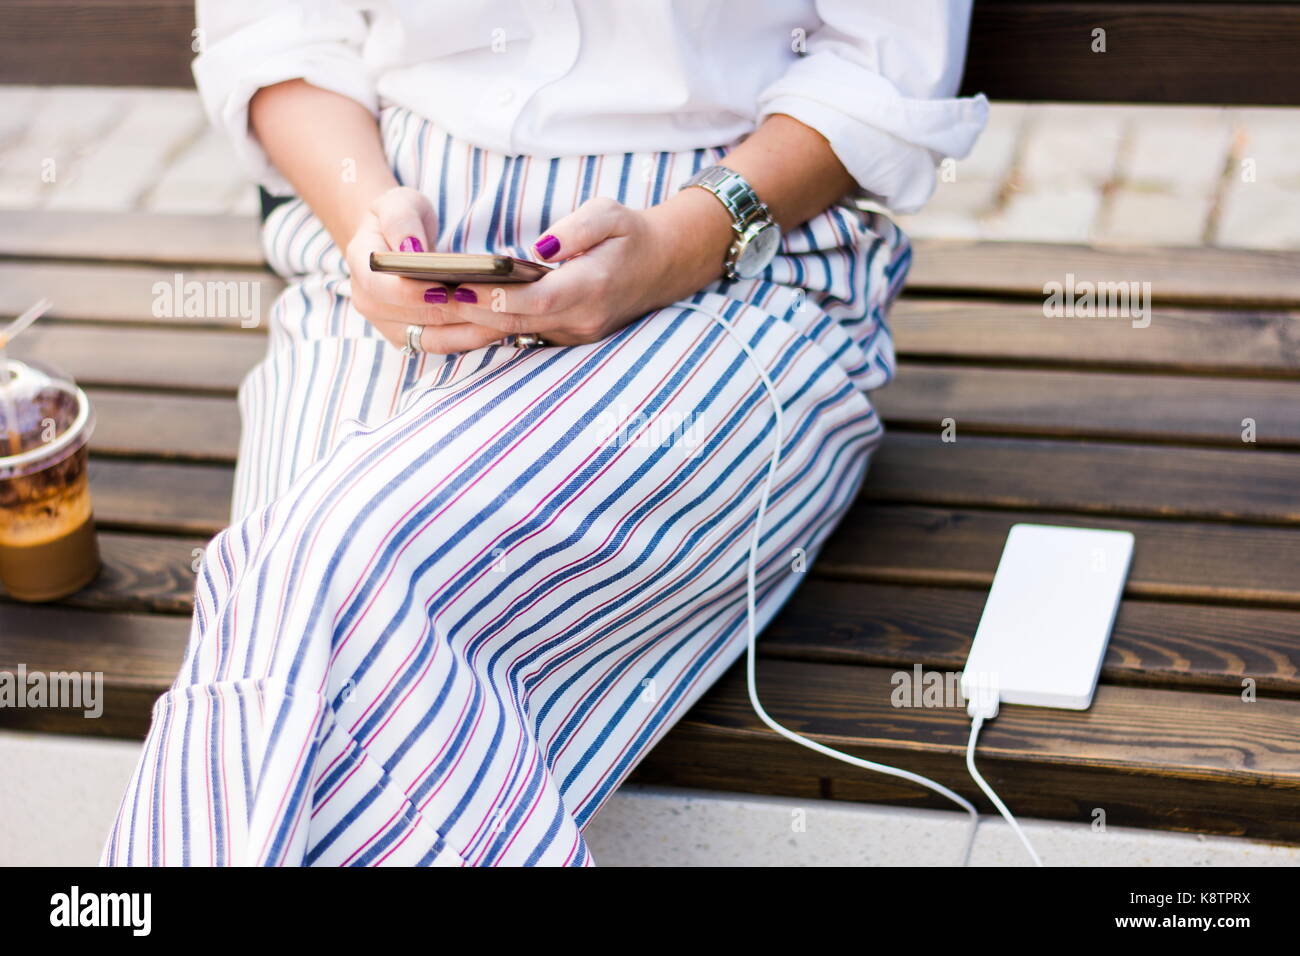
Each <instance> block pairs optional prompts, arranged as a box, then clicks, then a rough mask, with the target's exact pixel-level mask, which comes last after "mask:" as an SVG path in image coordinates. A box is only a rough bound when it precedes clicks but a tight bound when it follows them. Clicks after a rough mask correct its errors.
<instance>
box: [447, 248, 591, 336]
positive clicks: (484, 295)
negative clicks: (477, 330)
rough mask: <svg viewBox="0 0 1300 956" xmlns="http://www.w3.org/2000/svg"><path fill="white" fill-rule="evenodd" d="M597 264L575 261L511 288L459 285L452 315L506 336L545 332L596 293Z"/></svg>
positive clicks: (507, 286) (452, 301)
mask: <svg viewBox="0 0 1300 956" xmlns="http://www.w3.org/2000/svg"><path fill="white" fill-rule="evenodd" d="M594 271H595V267H594V264H593V266H592V267H588V266H587V263H586V262H585V261H584V262H574V263H571V264H570V265H567V266H565V267H564V268H563V269H555V270H553V271H551V272H549V273H547V274H546V275H544V276H542V278H540V279H538V280H537V281H536V282H520V283H514V284H510V285H483V284H471V285H461V286H457V287H456V290H455V292H453V293H452V298H451V302H450V303H448V312H449V314H451V315H454V316H455V317H456V318H457V319H459V320H460V321H462V322H473V323H475V324H477V325H485V326H490V327H492V328H494V329H498V330H500V331H501V332H503V333H506V334H509V335H515V334H518V333H520V332H545V331H547V330H549V329H554V328H556V327H557V326H558V325H560V324H561V323H562V321H563V316H564V314H565V313H566V312H568V311H569V310H571V309H573V308H575V307H577V306H579V305H581V304H582V303H583V302H584V301H586V299H587V298H588V297H589V295H591V294H594V291H593V276H592V275H591V273H593V272H594Z"/></svg>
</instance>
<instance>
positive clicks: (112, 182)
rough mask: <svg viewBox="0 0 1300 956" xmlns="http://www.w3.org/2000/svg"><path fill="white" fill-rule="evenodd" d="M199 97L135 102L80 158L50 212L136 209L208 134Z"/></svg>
mask: <svg viewBox="0 0 1300 956" xmlns="http://www.w3.org/2000/svg"><path fill="white" fill-rule="evenodd" d="M204 122H205V121H204V118H203V113H202V110H201V109H200V107H199V104H198V99H197V97H196V96H195V95H193V94H189V95H185V94H184V93H183V92H182V91H165V92H163V93H155V94H152V95H147V96H137V97H132V98H131V101H130V105H129V108H128V109H127V111H126V112H125V114H124V115H123V116H122V117H121V119H120V120H119V121H118V122H117V123H115V124H113V127H112V128H111V129H110V130H109V131H108V132H107V133H106V134H105V135H104V136H103V137H102V138H101V139H99V140H97V141H96V142H95V143H93V144H92V145H91V146H89V147H87V148H86V149H85V150H83V151H82V152H81V154H80V155H78V156H77V158H76V160H75V162H74V163H73V165H72V167H71V169H70V170H69V174H68V175H67V176H60V177H59V181H58V183H57V185H56V187H55V188H54V189H53V190H52V192H51V193H50V196H49V199H48V200H47V202H46V206H47V207H48V208H51V209H87V210H98V211H106V212H107V211H117V210H126V209H133V208H135V207H136V205H137V203H138V201H139V200H140V198H141V197H142V196H143V195H144V193H145V192H146V191H147V190H149V189H150V188H152V186H153V184H154V182H155V181H156V180H157V178H158V176H159V175H160V174H161V173H162V170H163V168H164V166H165V164H166V163H167V161H168V160H169V159H170V158H171V157H172V155H173V154H174V153H175V152H176V151H177V150H178V149H179V148H180V147H181V146H182V145H183V144H185V143H187V142H189V141H191V140H193V139H194V138H195V137H197V136H198V135H199V134H200V133H201V132H202V130H203V129H204Z"/></svg>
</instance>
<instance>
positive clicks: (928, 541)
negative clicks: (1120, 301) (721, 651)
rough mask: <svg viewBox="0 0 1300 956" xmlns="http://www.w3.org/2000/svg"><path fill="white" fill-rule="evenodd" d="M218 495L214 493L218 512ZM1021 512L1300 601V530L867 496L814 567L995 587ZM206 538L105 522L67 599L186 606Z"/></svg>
mask: <svg viewBox="0 0 1300 956" xmlns="http://www.w3.org/2000/svg"><path fill="white" fill-rule="evenodd" d="M113 503H114V504H115V505H116V506H117V507H118V509H119V511H118V512H117V514H116V515H115V516H114V517H115V518H116V519H117V521H118V522H120V523H121V524H122V525H124V526H128V527H129V526H135V527H150V524H149V522H150V514H151V513H152V514H154V515H156V514H157V509H153V511H152V512H149V511H144V510H143V509H141V508H140V507H139V504H138V503H135V504H133V503H132V502H131V501H130V500H129V499H128V498H127V497H126V496H124V495H118V496H117V498H116V500H115V501H113ZM218 504H219V503H218V502H217V501H216V499H215V498H213V499H210V501H209V505H208V507H209V509H210V510H209V514H210V516H215V511H216V508H217V506H218ZM209 520H211V518H209ZM1018 521H1030V522H1038V523H1045V524H1055V525H1065V526H1070V527H1104V528H1115V529H1120V530H1128V531H1132V532H1133V533H1134V534H1135V535H1136V536H1137V545H1136V548H1135V551H1134V557H1133V567H1132V570H1131V572H1130V574H1129V579H1128V585H1127V588H1126V590H1125V594H1126V595H1128V596H1129V597H1132V598H1147V599H1156V600H1167V601H1181V602H1201V603H1208V604H1236V605H1254V606H1263V607H1278V608H1284V609H1291V608H1300V532H1298V531H1297V530H1295V529H1291V528H1273V527H1249V526H1247V527H1240V526H1236V525H1232V524H1226V523H1202V522H1183V521H1180V522H1172V521H1143V520H1136V519H1130V518H1117V517H1104V518H1103V517H1090V516H1084V515H1066V514H1059V513H1055V512H1038V511H1035V512H1023V511H979V510H973V509H955V508H954V509H948V508H928V507H924V506H920V505H871V504H869V503H864V504H859V505H858V506H855V507H854V508H852V509H851V510H850V511H849V513H848V515H847V516H846V517H845V518H844V520H843V522H842V523H841V524H840V526H839V528H838V530H836V532H835V533H834V534H833V535H832V536H831V538H830V540H829V541H827V543H826V545H825V547H824V548H823V551H822V554H821V556H820V557H819V558H818V560H817V562H816V563H815V564H814V566H813V570H812V573H813V574H814V575H815V576H817V577H824V578H831V579H838V580H848V581H858V582H868V583H880V584H908V585H929V586H940V587H967V588H987V587H988V586H989V584H991V583H992V580H993V572H994V571H995V570H996V568H997V563H998V558H999V556H1000V555H1001V553H1002V547H1003V544H1004V543H1005V541H1006V536H1007V532H1008V531H1009V530H1010V528H1011V525H1012V524H1014V523H1016V522H1018ZM203 524H204V519H203V518H202V517H201V516H197V517H194V518H193V519H191V521H190V522H189V525H190V526H191V527H195V528H196V529H197V528H198V527H200V526H202V525H203ZM206 540H207V538H206V537H193V536H189V535H182V536H179V537H172V536H170V535H169V536H159V535H146V534H130V533H120V532H117V531H111V530H110V531H104V532H101V534H100V546H101V550H102V552H103V558H104V566H105V568H104V572H103V574H101V576H100V578H99V579H98V580H97V581H96V582H95V583H94V584H92V585H91V586H90V587H89V588H87V589H86V590H84V591H82V592H80V593H78V594H77V595H75V596H74V597H72V598H69V599H68V603H69V604H72V605H75V606H78V607H96V608H105V609H113V610H123V611H138V610H144V611H158V612H162V613H173V614H180V613H186V612H187V611H189V609H190V608H191V606H192V598H193V589H194V574H195V572H194V570H193V567H192V564H193V561H194V557H195V556H194V553H193V552H194V549H195V548H202V546H203V545H204V544H205V543H206ZM1261 556H1266V557H1267V560H1261Z"/></svg>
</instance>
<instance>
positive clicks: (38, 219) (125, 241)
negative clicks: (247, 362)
mask: <svg viewBox="0 0 1300 956" xmlns="http://www.w3.org/2000/svg"><path fill="white" fill-rule="evenodd" d="M248 188H249V190H250V191H253V190H255V187H254V186H252V185H250V186H249V187H248ZM259 228H260V223H259V222H258V220H257V218H256V217H255V216H237V215H207V214H203V215H188V214H171V213H156V212H111V213H97V212H90V211H85V210H61V209H4V210H0V256H11V257H20V258H24V259H26V258H32V257H41V258H46V259H89V260H95V259H103V260H110V261H112V260H124V261H127V262H156V263H169V264H175V265H208V266H227V267H241V266H242V267H247V268H249V269H254V270H259V271H260V270H262V269H263V268H264V265H263V255H262V242H261V238H260V236H259Z"/></svg>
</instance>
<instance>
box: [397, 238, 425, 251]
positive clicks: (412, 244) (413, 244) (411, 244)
mask: <svg viewBox="0 0 1300 956" xmlns="http://www.w3.org/2000/svg"><path fill="white" fill-rule="evenodd" d="M397 250H398V252H423V251H424V243H422V242H420V240H419V239H416V238H415V236H407V237H406V238H405V239H403V240H402V244H401V245H400V246H398V247H397Z"/></svg>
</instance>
